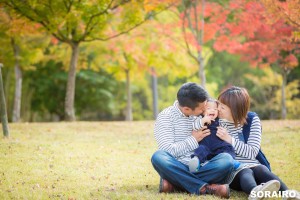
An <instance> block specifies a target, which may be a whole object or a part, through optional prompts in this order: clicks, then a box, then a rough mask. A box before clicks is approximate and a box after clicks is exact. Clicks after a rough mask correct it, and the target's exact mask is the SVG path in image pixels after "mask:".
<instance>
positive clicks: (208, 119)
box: [201, 115, 214, 126]
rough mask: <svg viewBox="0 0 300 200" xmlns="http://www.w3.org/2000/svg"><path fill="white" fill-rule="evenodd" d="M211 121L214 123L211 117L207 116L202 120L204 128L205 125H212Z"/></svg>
mask: <svg viewBox="0 0 300 200" xmlns="http://www.w3.org/2000/svg"><path fill="white" fill-rule="evenodd" d="M211 121H214V120H213V119H212V118H211V117H210V116H208V115H205V116H204V117H203V118H202V119H201V122H202V126H204V124H211Z"/></svg>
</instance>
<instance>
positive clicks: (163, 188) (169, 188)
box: [159, 178, 175, 193]
mask: <svg viewBox="0 0 300 200" xmlns="http://www.w3.org/2000/svg"><path fill="white" fill-rule="evenodd" d="M174 191H175V190H174V186H173V185H172V184H171V183H169V181H167V180H166V179H162V178H160V182H159V192H160V193H162V192H163V193H172V192H174Z"/></svg>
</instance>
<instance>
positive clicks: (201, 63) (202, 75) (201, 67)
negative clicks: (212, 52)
mask: <svg viewBox="0 0 300 200" xmlns="http://www.w3.org/2000/svg"><path fill="white" fill-rule="evenodd" d="M198 60H199V73H198V75H199V79H200V80H201V86H202V87H203V88H204V89H205V87H206V77H205V71H204V67H205V66H204V59H203V57H202V52H198Z"/></svg>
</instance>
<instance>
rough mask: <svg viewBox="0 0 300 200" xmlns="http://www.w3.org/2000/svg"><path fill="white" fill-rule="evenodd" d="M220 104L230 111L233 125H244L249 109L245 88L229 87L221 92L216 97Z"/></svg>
mask: <svg viewBox="0 0 300 200" xmlns="http://www.w3.org/2000/svg"><path fill="white" fill-rule="evenodd" d="M218 100H219V102H220V103H222V104H224V105H226V106H228V107H229V108H230V110H231V114H232V118H233V121H234V125H235V126H236V127H237V125H238V123H240V124H241V125H244V124H245V123H246V119H247V113H248V111H249V109H250V96H249V94H248V91H247V90H246V89H245V88H240V87H236V86H231V87H229V88H227V89H225V90H223V91H222V92H221V94H220V95H219V97H218Z"/></svg>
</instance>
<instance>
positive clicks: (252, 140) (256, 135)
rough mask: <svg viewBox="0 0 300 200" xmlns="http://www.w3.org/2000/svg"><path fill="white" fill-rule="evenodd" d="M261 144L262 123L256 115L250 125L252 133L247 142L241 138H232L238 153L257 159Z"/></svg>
mask: <svg viewBox="0 0 300 200" xmlns="http://www.w3.org/2000/svg"><path fill="white" fill-rule="evenodd" d="M260 144H261V123H260V119H259V118H258V117H257V116H256V117H254V118H253V120H252V124H251V126H250V134H249V138H248V141H247V143H245V142H244V141H241V140H239V139H235V138H232V145H233V147H234V149H235V152H236V154H237V155H239V156H241V157H244V158H248V159H251V160H255V158H256V156H257V154H258V151H259V149H260Z"/></svg>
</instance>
